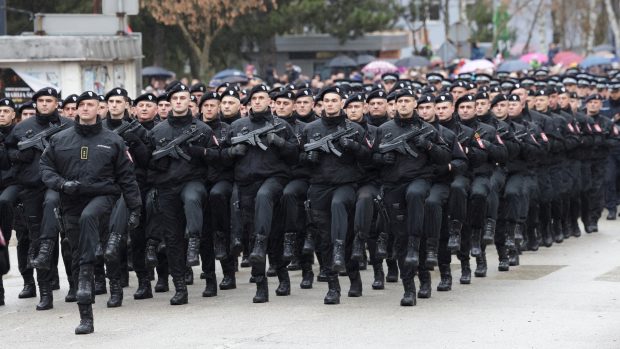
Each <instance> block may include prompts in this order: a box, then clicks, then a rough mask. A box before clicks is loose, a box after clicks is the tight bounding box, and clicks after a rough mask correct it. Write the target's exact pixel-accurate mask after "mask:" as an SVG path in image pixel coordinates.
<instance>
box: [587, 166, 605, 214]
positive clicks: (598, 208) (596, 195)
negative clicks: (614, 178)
mask: <svg viewBox="0 0 620 349" xmlns="http://www.w3.org/2000/svg"><path fill="white" fill-rule="evenodd" d="M591 166H592V170H591V171H592V186H591V188H590V191H589V195H588V198H589V218H590V221H591V222H592V224H596V222H597V221H598V220H599V218H601V214H602V212H603V207H604V193H605V188H604V187H603V184H604V182H605V170H606V162H605V159H595V160H593V161H592V162H591Z"/></svg>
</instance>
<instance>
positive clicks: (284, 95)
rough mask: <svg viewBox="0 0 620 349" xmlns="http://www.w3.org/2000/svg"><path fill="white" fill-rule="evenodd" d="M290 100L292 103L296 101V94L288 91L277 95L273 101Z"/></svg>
mask: <svg viewBox="0 0 620 349" xmlns="http://www.w3.org/2000/svg"><path fill="white" fill-rule="evenodd" d="M280 98H283V99H290V100H291V101H294V100H295V93H293V91H291V90H288V91H281V92H280V93H277V94H276V95H275V96H274V97H273V98H272V99H273V100H274V101H275V100H277V99H280Z"/></svg>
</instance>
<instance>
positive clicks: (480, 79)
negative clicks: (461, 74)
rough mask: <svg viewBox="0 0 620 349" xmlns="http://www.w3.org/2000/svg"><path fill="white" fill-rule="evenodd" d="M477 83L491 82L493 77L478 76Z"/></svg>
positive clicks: (487, 75)
mask: <svg viewBox="0 0 620 349" xmlns="http://www.w3.org/2000/svg"><path fill="white" fill-rule="evenodd" d="M476 82H491V75H489V74H484V73H482V74H476Z"/></svg>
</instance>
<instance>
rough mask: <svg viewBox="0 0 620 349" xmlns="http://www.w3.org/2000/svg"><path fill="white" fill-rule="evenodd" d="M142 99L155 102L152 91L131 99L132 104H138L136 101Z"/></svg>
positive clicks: (138, 101) (155, 98)
mask: <svg viewBox="0 0 620 349" xmlns="http://www.w3.org/2000/svg"><path fill="white" fill-rule="evenodd" d="M143 101H144V102H151V103H156V104H157V97H155V95H154V94H152V93H143V94H141V95H139V96H138V97H137V98H136V99H134V100H133V105H138V103H140V102H143Z"/></svg>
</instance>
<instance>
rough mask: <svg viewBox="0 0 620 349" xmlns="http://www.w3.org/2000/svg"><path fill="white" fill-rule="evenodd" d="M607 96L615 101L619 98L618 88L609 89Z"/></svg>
mask: <svg viewBox="0 0 620 349" xmlns="http://www.w3.org/2000/svg"><path fill="white" fill-rule="evenodd" d="M609 97H610V98H611V99H613V100H614V101H617V100H619V99H620V90H619V89H612V90H611V91H609Z"/></svg>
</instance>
